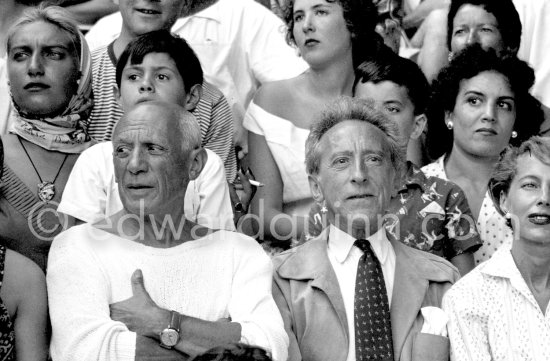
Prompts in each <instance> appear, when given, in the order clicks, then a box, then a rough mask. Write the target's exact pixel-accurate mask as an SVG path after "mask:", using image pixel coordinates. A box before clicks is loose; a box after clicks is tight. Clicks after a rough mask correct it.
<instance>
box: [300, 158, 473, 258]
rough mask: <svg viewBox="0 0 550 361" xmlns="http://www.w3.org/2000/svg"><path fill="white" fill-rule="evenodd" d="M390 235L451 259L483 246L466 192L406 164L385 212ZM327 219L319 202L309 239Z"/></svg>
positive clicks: (410, 164)
mask: <svg viewBox="0 0 550 361" xmlns="http://www.w3.org/2000/svg"><path fill="white" fill-rule="evenodd" d="M385 220H386V222H385V225H386V230H387V232H386V233H387V236H388V238H393V239H397V240H400V241H401V242H402V243H405V244H406V245H408V246H411V247H413V248H417V249H419V250H422V251H427V252H430V253H433V254H435V255H438V256H441V257H444V258H446V259H447V260H449V261H450V260H451V259H452V258H454V257H456V256H458V255H460V254H462V253H464V252H472V253H473V252H475V251H476V250H477V249H478V248H479V247H480V246H481V243H482V242H481V239H480V237H479V234H478V233H477V230H476V227H475V222H474V220H473V216H472V213H471V211H470V207H469V206H468V201H467V200H466V196H465V195H464V192H463V191H462V190H461V189H460V187H458V186H457V185H456V184H454V183H452V182H449V181H446V180H443V179H440V178H436V177H427V176H426V175H425V174H424V173H423V172H422V171H421V170H420V169H419V168H418V167H417V166H415V165H414V164H413V163H411V162H408V163H407V175H406V177H405V183H404V184H403V186H402V187H401V189H400V190H399V191H398V193H397V197H395V198H393V199H392V201H391V203H390V207H389V209H388V213H387V214H386V215H385ZM325 223H326V220H323V214H322V212H320V208H319V206H318V205H317V204H314V206H313V207H312V209H311V211H310V214H309V225H308V226H309V229H308V238H312V237H314V236H316V235H318V234H319V233H320V232H321V231H322V230H323V229H324V224H325Z"/></svg>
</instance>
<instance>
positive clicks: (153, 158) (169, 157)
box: [113, 102, 206, 216]
mask: <svg viewBox="0 0 550 361" xmlns="http://www.w3.org/2000/svg"><path fill="white" fill-rule="evenodd" d="M200 143H201V138H200V128H199V125H198V123H197V121H196V119H195V117H194V116H193V115H191V114H190V113H188V112H187V111H186V110H184V109H183V108H182V107H180V106H179V105H176V104H171V103H164V102H146V103H141V104H138V105H136V106H135V107H134V108H132V109H130V110H129V111H128V112H127V113H126V114H125V115H124V116H123V117H122V118H121V119H120V120H119V122H118V123H117V125H116V127H115V130H114V132H113V164H114V171H115V179H116V181H117V183H118V189H119V194H120V199H121V201H122V204H123V205H124V208H125V209H126V211H128V212H129V213H133V214H139V212H142V211H145V214H157V215H166V214H171V215H172V216H179V214H180V213H181V212H182V211H183V207H182V205H183V202H184V196H185V191H186V189H187V185H188V183H189V181H191V180H194V179H196V178H197V177H198V176H199V174H200V172H201V170H202V168H203V166H204V163H205V162H206V158H205V155H206V153H205V152H204V149H202V148H201V146H200V145H201V144H200ZM142 202H143V204H142ZM143 205H145V208H144V209H143V210H142V209H141V208H140V207H143Z"/></svg>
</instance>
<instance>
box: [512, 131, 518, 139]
mask: <svg viewBox="0 0 550 361" xmlns="http://www.w3.org/2000/svg"><path fill="white" fill-rule="evenodd" d="M517 137H518V132H516V131H515V130H514V131H512V138H517Z"/></svg>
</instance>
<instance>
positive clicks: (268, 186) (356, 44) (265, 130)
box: [244, 0, 381, 246]
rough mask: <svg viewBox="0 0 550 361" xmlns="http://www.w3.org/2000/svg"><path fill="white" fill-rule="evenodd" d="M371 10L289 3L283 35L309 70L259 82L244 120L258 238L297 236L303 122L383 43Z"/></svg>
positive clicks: (304, 195)
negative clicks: (255, 182) (254, 183)
mask: <svg viewBox="0 0 550 361" xmlns="http://www.w3.org/2000/svg"><path fill="white" fill-rule="evenodd" d="M376 16H377V13H376V9H375V8H374V6H373V4H372V3H371V2H370V1H361V0H293V1H289V2H288V7H287V9H286V13H285V20H286V23H287V41H288V42H289V43H290V44H292V45H294V46H295V47H296V48H297V49H298V51H299V52H300V54H301V56H302V58H303V59H304V60H305V61H306V62H307V63H308V65H309V66H310V69H308V70H306V71H305V72H304V73H302V74H301V75H299V76H297V77H295V78H291V79H288V80H282V81H278V82H273V83H269V84H265V85H264V86H262V88H261V89H260V90H259V91H258V93H257V94H256V97H255V98H254V100H253V102H252V103H251V104H250V106H249V108H248V111H247V114H246V116H245V120H244V126H245V127H246V128H247V129H248V130H249V131H250V132H249V153H248V156H249V159H250V168H251V169H252V170H253V172H254V174H255V176H256V177H257V180H259V181H260V182H262V183H264V184H265V187H261V188H259V189H258V192H257V193H256V196H255V198H254V200H253V201H252V204H251V206H252V213H254V214H256V215H257V216H259V218H260V221H259V222H260V223H262V224H259V225H258V224H257V226H258V228H259V230H262V229H263V231H264V233H263V234H260V235H259V237H260V238H265V239H272V240H278V241H288V240H289V239H299V238H300V236H301V234H302V232H303V229H304V224H305V222H306V218H305V216H306V215H307V213H308V211H309V208H310V206H311V204H312V202H313V200H312V198H311V194H310V191H309V184H308V178H307V174H306V171H305V165H304V159H305V155H304V146H305V140H306V138H307V135H308V134H309V126H310V124H311V123H312V121H313V119H314V117H315V116H316V113H318V112H319V111H320V109H322V108H323V107H324V105H325V104H326V103H328V102H330V101H333V100H334V99H336V98H338V97H339V96H341V95H351V92H352V86H353V80H354V66H357V65H359V64H360V63H361V61H362V60H363V58H364V57H365V56H366V54H368V53H371V54H372V53H374V52H376V51H377V49H378V48H379V47H380V44H381V39H380V37H379V35H378V34H376V33H375V31H374V28H375V25H376ZM286 245H287V246H288V243H287V244H286Z"/></svg>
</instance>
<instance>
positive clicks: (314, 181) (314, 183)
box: [307, 175, 325, 203]
mask: <svg viewBox="0 0 550 361" xmlns="http://www.w3.org/2000/svg"><path fill="white" fill-rule="evenodd" d="M307 180H308V182H309V189H310V190H311V196H312V197H313V199H314V200H315V202H317V203H322V202H323V201H324V200H325V196H323V190H322V189H321V185H320V183H319V179H318V175H308V176H307Z"/></svg>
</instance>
